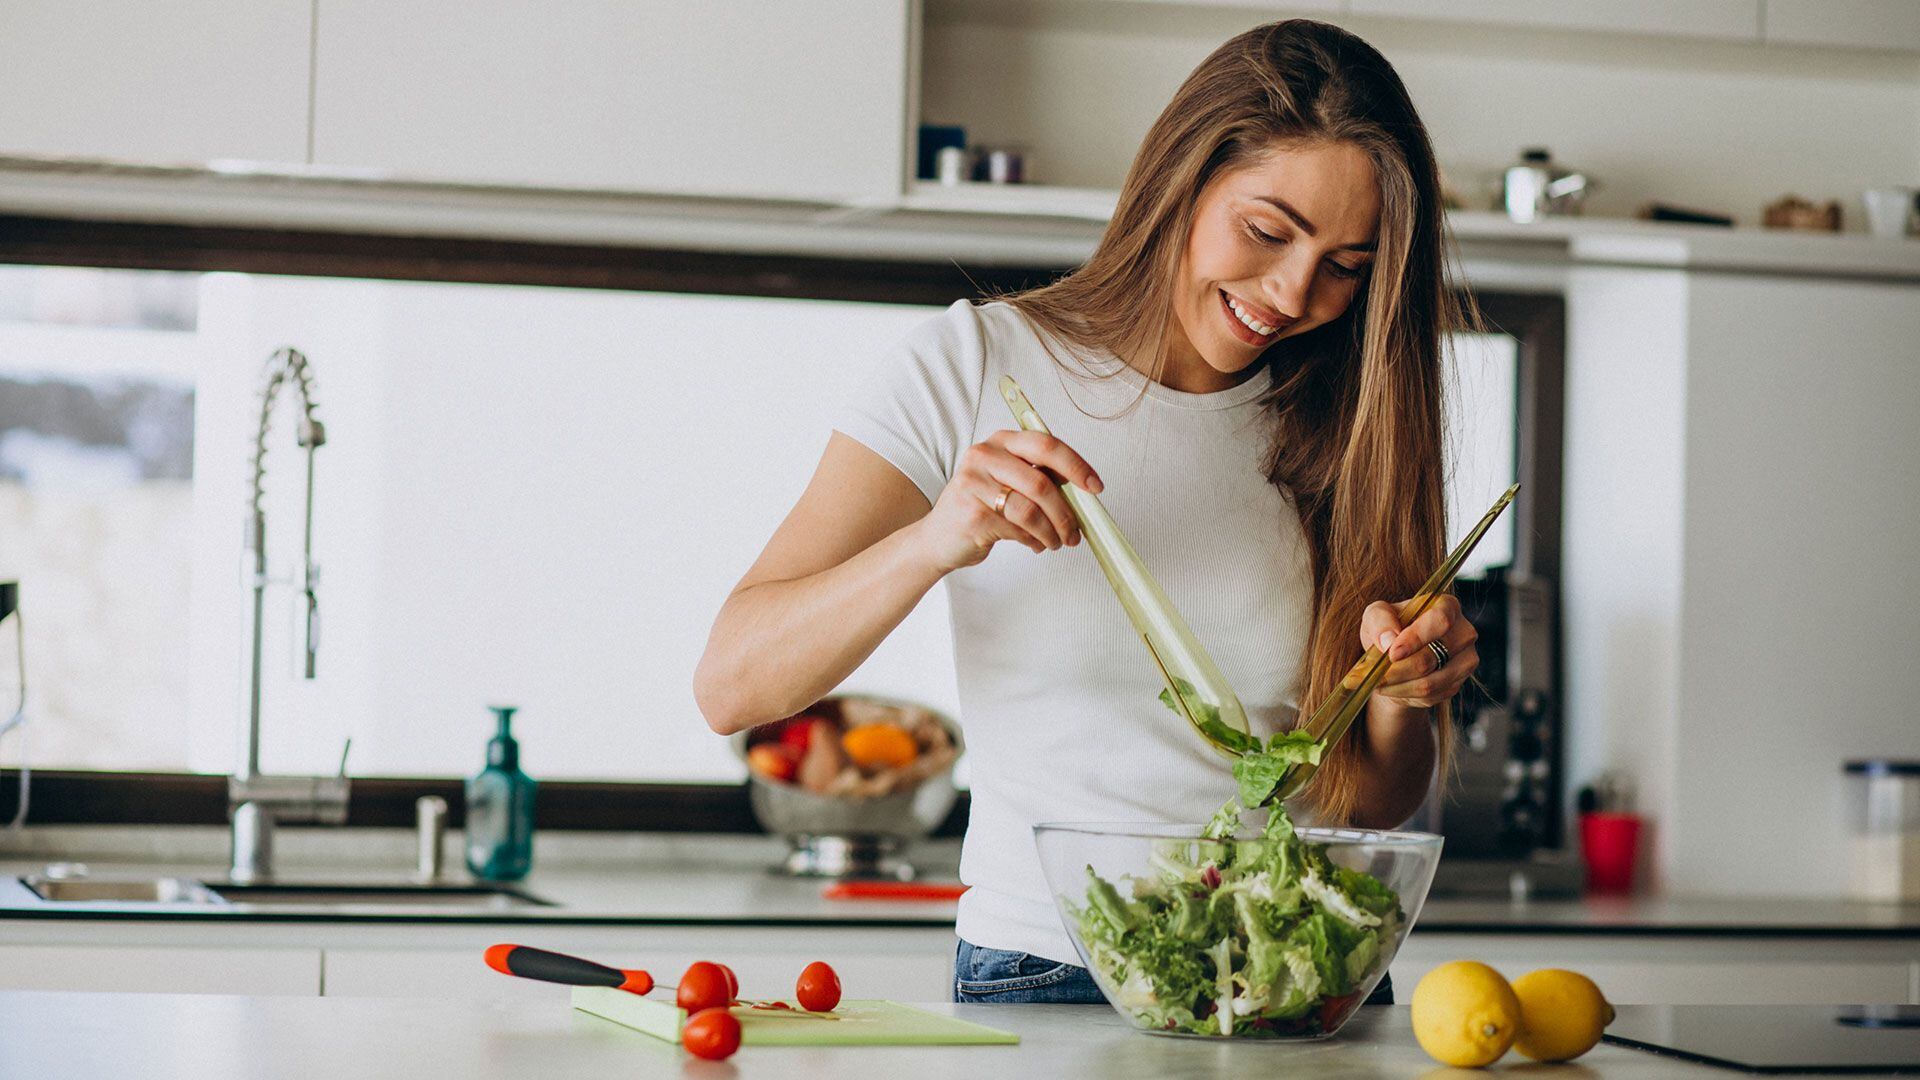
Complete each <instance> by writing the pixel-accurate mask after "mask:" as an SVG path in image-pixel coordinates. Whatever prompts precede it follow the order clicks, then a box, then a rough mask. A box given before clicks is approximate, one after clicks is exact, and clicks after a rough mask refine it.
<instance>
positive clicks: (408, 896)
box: [208, 882, 554, 911]
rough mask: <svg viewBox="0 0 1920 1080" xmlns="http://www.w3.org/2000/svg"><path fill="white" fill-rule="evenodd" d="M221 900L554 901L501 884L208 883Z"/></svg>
mask: <svg viewBox="0 0 1920 1080" xmlns="http://www.w3.org/2000/svg"><path fill="white" fill-rule="evenodd" d="M208 887H209V888H211V889H212V890H213V892H214V893H215V894H216V895H217V896H218V897H219V898H220V899H222V900H225V901H227V902H229V903H234V904H298V905H300V906H302V907H323V906H337V905H346V904H352V905H355V906H359V905H366V904H379V905H382V906H392V905H404V906H407V907H438V908H460V909H462V910H467V909H474V908H479V909H485V910H496V911H497V910H502V909H508V908H525V907H552V906H554V905H553V902H552V901H550V900H542V899H541V898H539V897H537V896H534V895H532V894H530V893H524V892H521V891H520V890H518V889H514V888H509V887H507V886H504V885H312V884H293V883H286V884H281V883H266V884H257V885H223V884H221V883H219V882H212V883H209V886H208Z"/></svg>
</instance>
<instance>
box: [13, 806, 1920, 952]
mask: <svg viewBox="0 0 1920 1080" xmlns="http://www.w3.org/2000/svg"><path fill="white" fill-rule="evenodd" d="M156 831H158V830H148V832H149V833H152V832H156ZM286 836H287V839H288V841H289V842H288V843H286V844H285V845H284V848H283V851H282V858H283V860H284V862H283V867H284V873H283V876H284V877H286V878H287V879H289V880H296V881H302V882H341V883H350V882H399V881H404V880H405V869H404V868H405V867H406V865H407V862H406V859H407V857H408V855H409V853H410V848H409V846H408V845H409V844H410V843H411V834H410V833H407V832H405V831H402V830H287V832H286ZM210 841H212V842H214V843H213V845H212V846H211V847H210V846H209V843H210ZM223 842H224V833H222V832H220V831H219V830H201V831H197V832H194V831H187V830H183V831H182V832H181V834H180V835H177V836H171V837H168V836H161V837H159V838H158V839H157V840H156V839H151V838H149V839H145V840H143V841H142V842H141V844H140V845H134V844H130V843H129V842H127V841H126V840H124V839H123V840H122V841H121V842H118V843H116V844H104V843H103V842H102V840H101V839H100V838H98V837H90V836H86V835H76V834H75V833H73V832H68V833H67V834H66V835H64V836H61V835H46V836H42V837H41V838H40V839H39V841H38V842H37V843H34V844H32V845H30V846H26V847H18V846H17V847H15V848H14V850H12V851H10V852H5V853H0V919H43V918H51V919H75V918H79V919H86V918H114V919H126V918H139V919H172V920H213V921H220V920H247V921H260V922H267V921H289V922H316V921H326V922H334V921H382V922H396V921H407V920H412V921H420V922H436V923H445V922H464V923H526V924H574V925H594V924H600V925H626V924H632V925H641V924H667V925H762V926H778V925H829V926H832V925H838V926H890V927H939V926H951V925H952V924H953V919H954V905H953V904H952V903H951V902H948V901H911V902H906V901H873V900H865V901H849V900H828V899H825V898H823V897H822V896H821V889H822V888H823V886H824V885H825V882H823V881H821V880H819V879H804V878H790V877H786V876H783V875H779V874H775V873H772V872H770V871H769V870H768V869H767V867H768V866H770V865H772V864H773V863H774V862H775V861H776V860H777V858H778V856H779V854H780V852H781V851H782V850H783V848H782V846H781V845H780V844H779V843H778V842H777V841H773V840H771V839H770V838H768V837H764V836H700V835H682V836H625V837H614V836H605V837H598V838H596V837H591V836H585V835H574V836H543V837H542V843H543V846H542V848H541V849H540V853H539V855H538V856H537V857H536V860H535V866H536V870H535V872H534V874H533V875H532V876H531V877H530V878H528V879H527V881H525V882H523V883H521V885H520V887H521V888H523V889H524V890H525V891H527V892H529V893H532V894H533V895H535V896H538V897H541V898H543V899H547V900H551V901H553V902H554V904H555V906H553V907H547V908H515V909H506V910H478V911H475V910H468V911H454V910H436V911H421V910H418V909H417V908H414V909H411V910H409V909H407V908H404V907H397V906H396V907H374V906H365V907H329V908H326V909H316V908H315V906H313V905H311V904H300V905H279V906H276V905H270V904H234V905H231V906H222V905H211V906H209V905H192V904H181V905H156V904H92V903H89V904H55V903H47V902H45V901H42V900H39V899H38V898H37V897H35V896H33V895H32V894H31V893H29V892H27V891H26V889H25V888H24V887H22V886H20V885H19V883H18V882H17V880H16V878H17V877H18V876H20V875H25V874H31V873H36V872H39V871H41V870H42V869H44V868H45V867H46V865H47V864H48V863H49V862H54V861H59V860H58V858H56V856H55V855H54V852H55V851H60V852H62V853H63V856H62V857H64V858H78V859H81V860H82V861H84V862H85V863H86V864H87V865H88V868H89V872H90V874H91V875H92V876H95V877H108V876H141V875H147V876H157V875H168V876H183V877H189V878H216V879H217V878H219V877H221V876H223V875H222V870H221V867H222V863H221V862H220V860H219V859H218V857H217V854H216V853H217V852H218V850H219V843H223ZM918 861H919V862H920V864H921V865H922V867H923V869H924V871H925V877H926V879H928V880H951V879H953V878H954V877H955V875H956V866H957V845H955V844H953V843H951V842H945V843H933V844H928V845H925V848H924V850H923V851H921V852H920V854H919V860H918ZM1415 933H1416V934H1419V933H1426V934H1438V933H1459V934H1581V935H1587V934H1622V935H1626V934H1633V935H1741V936H1780V937H1786V936H1792V937H1807V936H1834V937H1854V938H1873V937H1887V938H1895V937H1920V905H1913V904H1908V905H1901V904H1864V903H1853V902H1848V901H1844V900H1839V899H1833V900H1826V899H1766V898H1734V897H1728V898H1712V897H1626V898H1601V897H1596V898H1589V899H1577V900H1548V899H1534V900H1530V901H1526V902H1521V903H1513V902H1509V901H1506V900H1476V899H1465V898H1449V897H1440V898H1434V899H1430V900H1429V901H1428V902H1427V905H1426V908H1425V910H1424V911H1423V912H1422V913H1421V916H1420V920H1419V924H1418V927H1417V929H1416V931H1415Z"/></svg>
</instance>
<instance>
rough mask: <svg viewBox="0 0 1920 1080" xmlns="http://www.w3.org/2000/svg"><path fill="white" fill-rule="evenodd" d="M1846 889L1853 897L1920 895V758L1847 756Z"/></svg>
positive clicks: (1903, 898) (1877, 898) (1879, 898)
mask: <svg viewBox="0 0 1920 1080" xmlns="http://www.w3.org/2000/svg"><path fill="white" fill-rule="evenodd" d="M1846 778H1847V817H1848V826H1847V830H1848V836H1847V891H1848V893H1849V894H1850V895H1851V896H1852V897H1853V898H1854V899H1856V900H1871V901H1880V902H1895V903H1899V902H1911V901H1915V900H1920V761H1891V760H1887V759H1885V758H1876V759H1873V760H1867V761H1849V762H1847V764H1846Z"/></svg>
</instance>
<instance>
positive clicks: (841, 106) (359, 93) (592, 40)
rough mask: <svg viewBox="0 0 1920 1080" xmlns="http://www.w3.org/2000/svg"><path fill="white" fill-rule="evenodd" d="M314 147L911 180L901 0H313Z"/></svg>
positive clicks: (484, 166)
mask: <svg viewBox="0 0 1920 1080" xmlns="http://www.w3.org/2000/svg"><path fill="white" fill-rule="evenodd" d="M317 2H318V5H319V26H318V33H317V36H316V40H317V47H316V50H315V55H316V68H317V70H316V78H315V83H314V86H315V93H314V162H315V163H316V164H319V165H323V166H345V167H371V168H376V169H380V170H384V171H387V172H389V173H391V174H392V175H394V176H396V177H402V178H413V179H421V180H438V181H466V182H478V183H499V184H515V185H521V184H524V185H538V186H545V187H565V188H589V189H606V190H619V191H647V192H662V193H689V194H704V195H727V196H746V197H754V196H761V197H776V198H803V199H828V200H839V199H857V198H868V197H875V196H880V197H886V196H893V195H895V194H897V193H898V192H899V190H900V186H901V180H902V172H903V169H904V163H905V160H906V126H907V82H908V78H907V58H908V32H909V25H908V21H909V20H908V6H909V5H908V3H907V0H808V2H806V3H802V4H771V3H766V2H765V0H702V2H700V3H694V4H689V3H684V2H668V0H571V2H569V3H566V4H545V3H537V2H534V0H481V2H474V0H317Z"/></svg>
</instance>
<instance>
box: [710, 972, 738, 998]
mask: <svg viewBox="0 0 1920 1080" xmlns="http://www.w3.org/2000/svg"><path fill="white" fill-rule="evenodd" d="M713 966H714V967H717V968H719V969H720V974H722V975H724V976H726V977H727V1001H728V1003H729V1004H731V1003H732V1002H735V1001H739V1000H740V977H739V976H738V975H735V974H734V973H733V969H732V968H730V967H728V966H727V965H725V964H715V965H713Z"/></svg>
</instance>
